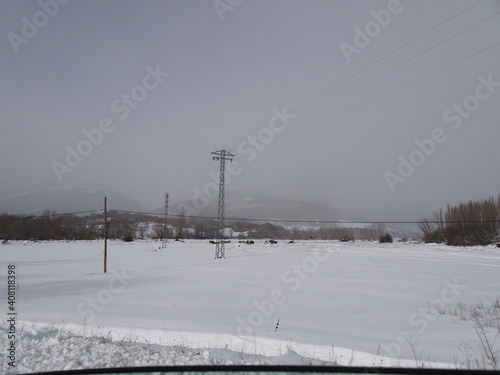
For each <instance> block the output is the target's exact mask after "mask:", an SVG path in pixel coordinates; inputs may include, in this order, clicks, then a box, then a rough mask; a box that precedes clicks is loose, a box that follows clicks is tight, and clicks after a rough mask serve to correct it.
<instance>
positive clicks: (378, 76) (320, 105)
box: [296, 12, 500, 118]
mask: <svg viewBox="0 0 500 375" xmlns="http://www.w3.org/2000/svg"><path fill="white" fill-rule="evenodd" d="M498 14H500V12H497V13H495V14H493V15H491V16H489V17H487V18H485V19H483V20H482V21H479V22H477V23H475V24H474V25H471V26H469V27H467V28H466V29H463V30H462V31H460V32H458V33H457V34H454V35H452V36H451V37H449V38H447V39H445V40H443V41H441V42H439V43H438V44H435V45H434V46H432V47H429V48H427V49H425V50H423V51H422V52H420V53H418V54H416V55H415V56H413V57H411V58H409V59H407V60H404V61H402V62H400V63H399V64H397V65H394V66H393V67H391V68H389V69H387V70H386V71H384V72H382V73H380V74H378V75H376V76H374V77H372V78H370V79H368V80H367V81H364V82H362V83H360V84H359V85H357V86H354V87H351V88H350V89H349V90H347V91H344V92H343V93H341V94H338V95H337V96H334V97H333V98H330V99H328V100H327V101H325V102H323V103H321V104H319V105H317V106H316V107H313V108H311V109H309V110H307V111H305V112H303V113H300V114H298V115H297V116H296V118H298V117H301V116H304V115H306V114H308V113H310V112H312V111H314V110H316V109H318V108H319V107H322V106H323V105H325V104H327V103H330V102H332V101H334V100H335V99H338V98H340V97H342V96H344V95H346V94H348V93H350V92H351V91H354V90H355V89H357V88H360V87H361V86H364V85H366V84H367V83H369V82H371V81H373V80H375V79H377V78H380V77H382V76H383V75H385V74H386V73H388V72H390V71H392V70H394V69H396V68H399V67H400V66H402V65H404V64H406V63H407V62H409V61H411V60H413V59H416V58H417V57H419V56H422V55H423V54H425V53H427V52H429V51H430V50H433V49H434V48H436V47H439V46H440V45H442V44H444V43H446V42H448V41H450V40H451V39H453V38H456V37H457V36H459V35H460V34H463V33H464V32H466V31H468V30H470V29H472V28H474V27H476V26H478V25H480V24H481V23H483V22H486V21H487V20H489V19H490V18H493V17H495V16H497V15H498Z"/></svg>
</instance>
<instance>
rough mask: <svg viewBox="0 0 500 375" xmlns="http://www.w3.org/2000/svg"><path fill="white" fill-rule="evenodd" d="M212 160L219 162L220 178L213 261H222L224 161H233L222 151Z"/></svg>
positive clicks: (223, 249)
mask: <svg viewBox="0 0 500 375" xmlns="http://www.w3.org/2000/svg"><path fill="white" fill-rule="evenodd" d="M210 155H212V157H213V160H217V161H220V177H219V208H218V211H217V236H218V238H217V241H216V244H215V259H222V258H225V257H226V251H225V246H224V245H225V243H224V226H225V225H224V224H225V212H224V202H225V196H224V185H225V173H226V160H229V161H233V158H234V155H233V154H231V153H230V152H228V151H226V150H224V149H222V150H218V151H216V152H212V153H211V154H210Z"/></svg>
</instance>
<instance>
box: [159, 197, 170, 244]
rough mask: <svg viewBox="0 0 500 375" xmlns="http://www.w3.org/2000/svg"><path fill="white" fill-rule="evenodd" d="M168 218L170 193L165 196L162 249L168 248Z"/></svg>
mask: <svg viewBox="0 0 500 375" xmlns="http://www.w3.org/2000/svg"><path fill="white" fill-rule="evenodd" d="M167 217H168V193H166V194H165V212H164V214H163V237H162V241H161V247H162V249H165V248H166V247H167Z"/></svg>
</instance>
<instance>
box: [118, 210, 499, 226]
mask: <svg viewBox="0 0 500 375" xmlns="http://www.w3.org/2000/svg"><path fill="white" fill-rule="evenodd" d="M113 211H115V212H126V213H134V214H142V215H152V216H159V215H161V214H159V213H148V212H139V211H126V210H113ZM169 216H172V217H181V216H183V217H185V218H188V219H208V220H217V219H218V218H217V217H216V216H201V215H169ZM225 221H248V222H272V223H308V224H311V223H312V224H373V223H384V224H419V223H421V222H422V221H425V222H426V223H429V224H440V223H444V224H459V223H500V219H494V220H458V221H457V220H450V221H446V220H443V221H439V220H434V221H433V220H426V219H421V220H418V221H417V220H309V219H307V220H303V219H256V218H253V219H250V218H241V217H226V218H225Z"/></svg>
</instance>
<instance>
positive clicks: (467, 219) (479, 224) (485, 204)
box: [419, 195, 500, 246]
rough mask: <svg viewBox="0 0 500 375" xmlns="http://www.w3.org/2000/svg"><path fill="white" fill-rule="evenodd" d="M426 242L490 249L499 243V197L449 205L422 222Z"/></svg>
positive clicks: (421, 226)
mask: <svg viewBox="0 0 500 375" xmlns="http://www.w3.org/2000/svg"><path fill="white" fill-rule="evenodd" d="M419 225H420V229H421V230H422V232H423V233H424V241H425V242H435V243H446V244H448V245H452V246H477V245H482V246H484V245H490V244H493V243H498V242H500V195H499V196H498V197H497V198H496V199H495V198H494V197H490V198H488V199H481V200H478V201H469V202H467V203H460V204H458V205H456V206H450V205H448V206H447V207H446V209H445V210H443V209H440V210H439V211H436V212H434V214H433V215H432V217H431V218H429V219H424V220H421V221H420V223H419Z"/></svg>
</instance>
